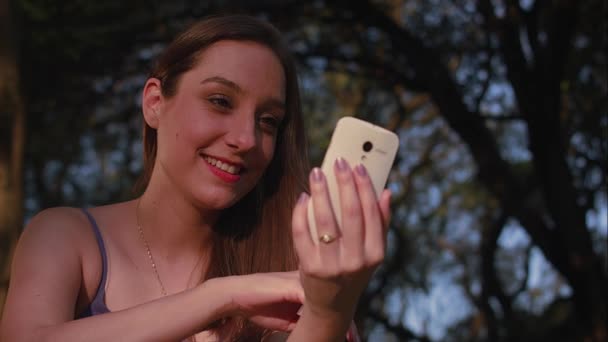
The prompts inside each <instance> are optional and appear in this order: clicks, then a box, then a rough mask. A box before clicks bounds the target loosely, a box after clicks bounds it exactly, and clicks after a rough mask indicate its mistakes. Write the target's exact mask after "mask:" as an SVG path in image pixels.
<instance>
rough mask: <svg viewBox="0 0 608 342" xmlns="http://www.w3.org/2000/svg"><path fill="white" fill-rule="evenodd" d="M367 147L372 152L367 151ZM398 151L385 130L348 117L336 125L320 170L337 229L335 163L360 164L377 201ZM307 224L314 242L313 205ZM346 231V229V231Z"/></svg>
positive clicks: (395, 140)
mask: <svg viewBox="0 0 608 342" xmlns="http://www.w3.org/2000/svg"><path fill="white" fill-rule="evenodd" d="M370 144H371V145H370ZM366 147H367V148H370V147H371V148H370V149H369V150H368V151H366V149H367V148H366ZM398 148H399V138H398V137H397V135H396V134H395V133H393V132H391V131H389V130H387V129H384V128H382V127H380V126H376V125H373V124H371V123H369V122H367V121H363V120H360V119H357V118H354V117H349V116H347V117H343V118H341V119H340V120H339V121H338V123H337V124H336V128H335V130H334V133H333V135H332V138H331V141H330V143H329V146H328V148H327V152H326V153H325V157H324V159H323V164H322V165H321V169H322V170H323V173H324V174H325V177H326V179H327V185H328V188H329V192H330V197H331V202H332V207H333V209H334V214H335V216H336V220H337V222H338V225H339V227H340V229H342V214H341V210H340V208H341V207H340V194H339V189H338V184H337V181H336V177H335V173H334V162H335V160H336V159H337V158H339V157H342V158H344V159H345V160H346V161H347V162H348V164H349V165H350V167H351V168H353V169H354V167H355V166H357V165H358V164H363V165H364V166H365V168H366V169H367V172H368V174H369V176H370V178H371V180H372V183H373V185H374V190H375V192H376V196H377V197H379V196H380V193H381V192H382V190H383V189H384V187H385V185H386V181H387V179H388V175H389V173H390V170H391V167H392V165H393V162H394V160H395V156H396V154H397V150H398ZM308 224H309V227H310V233H311V236H312V237H313V240H314V241H317V237H318V234H317V228H316V224H315V220H314V209H313V206H312V204H311V205H309V206H308ZM345 229H348V228H347V227H345Z"/></svg>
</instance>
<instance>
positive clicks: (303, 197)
mask: <svg viewBox="0 0 608 342" xmlns="http://www.w3.org/2000/svg"><path fill="white" fill-rule="evenodd" d="M307 199H308V194H307V193H305V192H303V193H301V194H300V197H299V198H298V204H304V202H306V200H307Z"/></svg>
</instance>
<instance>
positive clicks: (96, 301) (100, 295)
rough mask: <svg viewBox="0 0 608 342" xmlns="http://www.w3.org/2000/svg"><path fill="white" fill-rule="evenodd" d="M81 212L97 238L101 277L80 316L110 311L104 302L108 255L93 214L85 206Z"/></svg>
mask: <svg viewBox="0 0 608 342" xmlns="http://www.w3.org/2000/svg"><path fill="white" fill-rule="evenodd" d="M82 212H83V213H84V214H85V215H86V216H87V218H88V219H89V222H90V223H91V227H92V228H93V232H94V233H95V239H96V240H97V246H98V247H99V253H100V254H101V279H100V281H99V286H98V287H97V292H96V294H95V298H93V301H92V302H91V304H90V305H89V307H88V308H87V309H86V310H85V311H84V312H83V313H82V314H81V315H80V318H84V317H89V316H94V315H99V314H102V313H107V312H110V310H108V307H107V306H106V303H105V297H106V279H107V277H108V256H107V253H106V247H105V245H104V243H103V238H102V236H101V232H100V231H99V226H97V222H96V221H95V218H94V217H93V215H91V213H89V211H88V210H86V209H85V208H82Z"/></svg>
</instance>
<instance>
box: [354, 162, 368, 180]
mask: <svg viewBox="0 0 608 342" xmlns="http://www.w3.org/2000/svg"><path fill="white" fill-rule="evenodd" d="M355 172H357V174H358V175H359V176H361V177H365V176H367V170H366V169H365V166H363V164H359V165H357V166H356V167H355Z"/></svg>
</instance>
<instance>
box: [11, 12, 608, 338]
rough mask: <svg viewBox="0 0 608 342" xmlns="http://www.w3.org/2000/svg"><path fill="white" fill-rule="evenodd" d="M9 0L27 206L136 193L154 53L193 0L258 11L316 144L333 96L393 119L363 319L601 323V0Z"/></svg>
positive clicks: (424, 332)
mask: <svg viewBox="0 0 608 342" xmlns="http://www.w3.org/2000/svg"><path fill="white" fill-rule="evenodd" d="M18 4H19V6H17V7H18V8H20V9H21V11H23V13H24V15H23V17H24V18H23V24H22V25H23V27H27V28H28V30H24V31H23V39H22V40H21V42H22V50H21V51H22V54H21V56H22V57H21V59H20V61H21V71H22V74H21V75H22V80H23V84H24V87H23V88H24V89H25V92H24V93H25V94H27V98H28V99H29V100H28V108H27V109H28V117H29V118H36V119H35V120H29V121H28V124H27V132H28V135H27V150H26V153H27V156H28V157H27V159H26V163H25V168H26V173H25V176H24V178H25V180H26V182H25V185H26V186H25V191H26V199H28V201H27V202H26V203H27V204H28V205H27V207H26V209H27V211H26V213H27V214H26V217H27V216H29V215H31V214H32V213H33V212H35V211H37V210H38V209H40V208H45V207H48V206H53V205H59V204H67V205H79V206H82V205H86V204H96V203H103V202H107V201H111V200H120V199H125V198H128V197H130V196H132V192H131V188H130V187H129V184H131V183H132V182H133V180H135V179H136V177H137V174H138V172H139V170H140V164H141V160H140V159H139V155H140V153H139V149H138V148H139V145H138V143H137V141H138V138H139V130H140V128H139V125H140V121H139V113H138V111H139V109H138V105H137V94H138V91H139V89H140V87H141V86H142V85H143V80H144V79H145V74H144V72H145V70H146V69H147V66H148V65H149V63H150V61H151V59H152V58H153V57H154V56H155V54H156V53H157V52H158V51H159V47H162V45H163V44H164V43H165V42H166V41H167V39H168V38H169V37H171V36H172V35H173V34H174V33H175V32H176V31H177V30H179V29H180V28H182V27H183V26H184V25H186V24H187V23H189V22H191V21H192V20H194V19H196V18H200V17H202V16H205V15H207V14H212V13H218V12H235V11H238V12H247V13H252V14H256V15H261V16H263V17H267V18H270V19H271V21H272V22H274V23H276V24H278V25H279V26H280V27H281V28H282V30H283V31H284V32H285V33H286V38H287V39H288V41H289V42H290V44H291V45H292V48H293V51H294V53H295V54H296V55H297V56H298V58H299V60H300V62H301V65H300V74H301V76H302V82H301V86H302V89H303V95H304V96H303V98H304V108H305V112H306V119H307V120H308V121H307V123H308V127H310V128H311V130H310V134H309V136H310V138H311V145H312V146H311V155H312V159H313V160H315V161H317V162H318V160H319V159H320V157H321V155H322V151H323V149H324V147H325V146H326V145H327V139H328V138H329V132H330V130H331V128H332V127H333V123H334V122H335V120H336V119H337V117H339V116H341V115H345V114H354V115H357V116H360V117H363V118H366V119H368V120H370V121H373V122H376V123H379V124H382V125H384V126H386V127H389V128H390V129H392V130H395V131H396V132H398V133H399V135H400V136H401V139H402V148H401V150H400V153H399V157H398V161H397V163H396V164H395V167H394V171H393V173H392V174H391V179H390V181H389V186H390V187H391V188H392V189H393V191H394V193H395V198H394V201H393V211H394V219H393V223H392V227H391V233H390V248H389V254H388V257H387V260H386V263H385V264H384V265H383V266H382V268H381V269H380V271H379V272H378V274H377V276H376V277H375V279H374V281H373V282H372V284H371V285H370V288H369V291H368V292H367V293H366V295H365V297H364V298H362V301H361V306H360V310H359V312H358V319H359V321H360V322H362V323H364V324H362V325H361V326H362V327H365V333H366V335H367V336H368V337H369V339H374V338H377V339H381V340H385V339H389V338H390V337H391V336H392V337H393V338H395V339H397V340H400V341H406V340H436V339H442V340H490V341H498V340H519V341H525V340H529V341H533V340H548V339H557V340H583V339H591V340H593V339H595V340H605V339H606V329H605V326H604V324H603V323H605V321H606V307H605V306H604V305H603V303H604V302H605V300H606V292H605V291H606V290H605V289H606V285H607V284H606V273H607V272H606V264H605V261H606V259H605V255H606V243H605V241H606V233H605V232H604V233H602V232H601V231H598V228H597V227H599V226H601V223H597V222H596V223H595V224H593V222H592V221H590V219H589V218H588V217H598V216H599V214H598V212H601V211H602V210H603V211H604V212H605V211H606V197H605V195H604V194H605V189H606V174H605V170H606V169H607V168H606V166H607V165H606V164H607V163H606V161H607V157H606V156H607V155H608V153H607V151H608V148H607V146H606V132H607V130H608V119H607V118H606V116H605V113H606V107H607V106H606V105H607V102H606V98H607V97H606V62H605V60H606V53H605V37H604V36H602V34H603V33H602V32H605V30H603V31H602V30H597V29H596V26H597V24H598V23H601V24H602V25H604V26H603V27H604V28H605V21H603V20H602V13H604V12H605V11H604V10H605V9H604V8H603V7H602V6H604V5H603V3H602V1H599V0H592V1H587V2H577V1H565V0H560V1H552V2H550V1H520V2H515V1H510V0H509V1H492V2H490V1H472V0H452V1H420V0H410V1H407V2H405V1H398V0H397V1H384V2H383V1H373V2H372V1H331V2H330V1H315V2H298V1H264V2H256V3H255V4H253V3H246V2H237V1H234V2H233V1H225V2H217V3H215V2H214V3H213V4H206V3H202V2H190V1H179V2H176V3H172V4H170V5H168V4H161V3H155V2H151V3H148V2H146V3H143V2H129V4H126V3H124V2H121V1H106V2H104V3H100V4H94V3H88V2H83V1H78V0H70V1H63V2H61V3H60V4H54V5H53V4H49V3H47V2H44V1H39V0H20V1H19V2H18ZM126 6H128V7H126ZM108 18H110V20H108ZM2 22H3V23H5V21H2ZM59 23H61V24H59ZM118 23H120V24H118ZM3 41H4V40H3ZM39 51H45V53H39ZM40 75H45V77H44V81H41V77H40ZM11 113H12V112H11ZM0 127H2V129H4V127H8V126H4V125H2V126H0ZM312 128H314V129H312ZM63 132H70V133H71V134H64V133H63ZM2 137H7V135H4V134H3V135H2ZM0 139H2V138H0ZM2 141H3V142H4V140H2ZM49 141H52V142H54V143H53V144H49V143H48V142H49ZM0 146H5V145H0ZM6 146H18V145H17V144H13V143H9V145H6ZM4 150H6V148H5V149H4ZM4 150H2V151H4ZM0 208H4V206H2V207H0ZM601 219H602V218H600V220H601ZM604 220H605V218H604ZM604 222H605V221H604ZM604 227H605V223H604ZM516 236H519V237H518V238H516ZM513 241H517V243H514V242H513ZM2 251H5V249H4V248H3V249H2ZM602 255H603V257H602ZM535 260H546V261H547V262H548V263H549V264H550V265H548V266H546V268H547V271H546V277H545V278H546V279H544V280H543V281H542V282H539V281H538V280H537V281H536V283H534V281H533V280H532V278H535V277H536V278H538V274H539V271H538V270H533V268H535V267H536V266H533V265H535V263H536V261H535ZM543 265H544V264H543ZM3 267H4V268H3V271H5V270H6V265H3ZM543 267H544V266H543ZM544 274H545V273H543V275H544ZM535 275H536V276H535ZM438 289H439V290H438ZM437 291H439V292H441V291H450V292H449V295H446V294H442V293H440V294H439V295H433V293H434V292H437ZM417 298H418V299H417ZM420 298H423V299H422V300H421V299H420ZM429 298H435V300H446V299H449V301H448V302H445V303H442V304H441V305H443V306H442V311H441V313H440V314H433V313H432V312H430V310H429V309H428V307H426V306H425V305H424V303H425V301H427V302H428V301H430V299H429ZM420 303H422V304H420Z"/></svg>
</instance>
